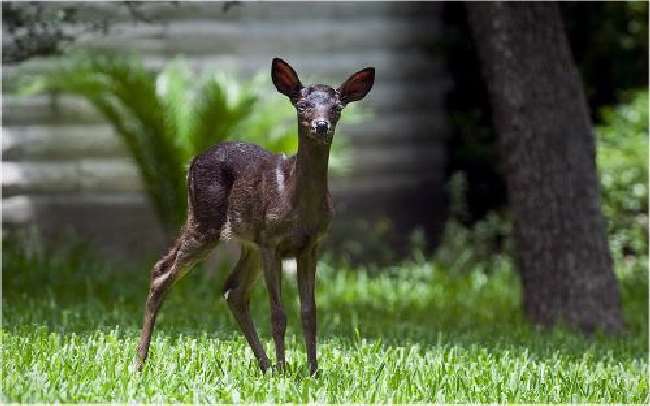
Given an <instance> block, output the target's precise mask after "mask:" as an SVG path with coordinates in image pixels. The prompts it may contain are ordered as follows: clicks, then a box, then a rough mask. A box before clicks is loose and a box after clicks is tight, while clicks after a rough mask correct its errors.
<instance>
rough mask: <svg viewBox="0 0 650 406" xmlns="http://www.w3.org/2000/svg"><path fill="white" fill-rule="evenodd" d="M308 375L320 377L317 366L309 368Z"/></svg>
mask: <svg viewBox="0 0 650 406" xmlns="http://www.w3.org/2000/svg"><path fill="white" fill-rule="evenodd" d="M309 376H311V377H312V378H316V379H318V378H320V376H321V371H320V369H318V367H314V368H309Z"/></svg>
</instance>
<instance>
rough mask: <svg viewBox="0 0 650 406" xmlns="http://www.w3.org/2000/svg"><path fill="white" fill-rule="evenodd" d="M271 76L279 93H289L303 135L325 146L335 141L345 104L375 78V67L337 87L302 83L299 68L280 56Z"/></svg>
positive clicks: (360, 94)
mask: <svg viewBox="0 0 650 406" xmlns="http://www.w3.org/2000/svg"><path fill="white" fill-rule="evenodd" d="M271 78H272V80H273V84H274V85H275V87H276V88H277V89H278V91H279V92H280V93H282V94H283V95H285V96H287V97H288V98H289V100H291V103H292V104H293V106H294V107H295V108H296V110H297V112H298V125H299V126H300V128H301V129H302V131H300V133H301V136H302V135H303V134H305V135H306V136H308V137H309V138H311V139H313V140H315V141H317V142H319V143H321V144H325V145H329V144H331V142H332V137H333V136H334V131H335V130H336V123H337V122H338V120H339V117H340V116H341V111H342V110H343V109H344V108H345V106H346V105H347V104H348V103H350V102H353V101H357V100H361V99H363V98H364V97H365V95H367V94H368V92H369V91H370V89H371V88H372V84H373V83H374V81H375V68H365V69H362V70H360V71H359V72H357V73H355V74H353V75H352V76H350V77H349V78H348V80H346V81H345V82H343V84H342V85H341V86H339V88H338V89H334V88H332V87H330V86H327V85H320V84H317V85H311V86H303V85H302V83H300V79H298V74H296V71H295V70H294V69H293V68H292V67H291V65H289V64H288V63H286V62H285V61H283V60H282V59H280V58H274V59H273V62H272V64H271Z"/></svg>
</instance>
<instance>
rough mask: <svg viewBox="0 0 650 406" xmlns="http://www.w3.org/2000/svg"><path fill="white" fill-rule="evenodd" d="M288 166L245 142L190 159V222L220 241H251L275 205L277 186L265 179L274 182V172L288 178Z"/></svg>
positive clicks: (225, 146)
mask: <svg viewBox="0 0 650 406" xmlns="http://www.w3.org/2000/svg"><path fill="white" fill-rule="evenodd" d="M291 162H292V159H286V158H284V156H282V155H277V154H273V153H271V152H269V151H266V150H264V149H263V148H261V147H260V146H258V145H254V144H247V143H244V142H225V143H221V144H218V145H215V146H213V147H211V148H209V149H208V150H206V151H205V152H203V153H201V154H200V155H198V156H197V157H196V158H194V160H193V161H192V163H191V165H190V169H189V172H188V187H189V195H190V199H189V200H190V201H189V203H190V206H191V211H192V216H193V219H194V221H195V222H196V223H198V224H199V225H200V226H201V227H202V228H203V229H204V230H207V231H209V232H211V233H218V234H220V235H221V238H222V239H230V238H232V237H233V236H234V234H237V235H238V236H240V237H241V236H245V237H247V238H246V239H253V240H254V239H255V235H254V234H255V232H256V230H258V229H260V228H263V226H264V224H262V223H263V222H264V221H265V217H266V214H267V212H268V210H269V209H270V208H269V207H268V206H269V202H271V204H273V203H272V200H278V199H273V195H274V193H276V192H277V190H276V189H277V185H275V183H274V182H269V181H268V180H269V177H273V178H274V179H275V177H276V176H277V174H278V170H280V171H282V173H283V174H284V173H285V172H288V171H289V166H290V163H291ZM278 168H280V169H278ZM287 175H288V173H287ZM271 183H272V185H271ZM266 189H269V190H266Z"/></svg>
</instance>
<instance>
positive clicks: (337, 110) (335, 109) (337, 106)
mask: <svg viewBox="0 0 650 406" xmlns="http://www.w3.org/2000/svg"><path fill="white" fill-rule="evenodd" d="M332 110H333V111H336V112H337V113H340V112H341V110H343V106H342V105H340V104H337V105H336V106H334V107H332Z"/></svg>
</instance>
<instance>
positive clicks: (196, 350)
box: [2, 247, 650, 403]
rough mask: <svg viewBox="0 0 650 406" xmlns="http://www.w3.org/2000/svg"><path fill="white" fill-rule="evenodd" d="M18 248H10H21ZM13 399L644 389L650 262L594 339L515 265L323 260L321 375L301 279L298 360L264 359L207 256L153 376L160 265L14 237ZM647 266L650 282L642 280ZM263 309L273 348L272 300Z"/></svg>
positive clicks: (179, 298)
mask: <svg viewBox="0 0 650 406" xmlns="http://www.w3.org/2000/svg"><path fill="white" fill-rule="evenodd" d="M9 248H11V247H9ZM3 259H4V264H3V267H4V268H3V295H4V297H3V327H2V360H3V361H2V363H3V400H4V401H21V402H28V401H43V402H53V401H61V402H79V401H83V402H90V401H120V402H128V401H131V400H135V401H147V402H237V401H257V402H264V401H269V402H271V401H273V402H308V401H313V402H318V401H321V402H388V401H392V402H436V401H439V402H456V401H460V402H505V401H509V402H572V401H590V402H645V403H647V402H648V400H650V399H649V397H648V361H647V359H648V349H647V342H648V328H647V319H648V313H647V312H648V301H647V300H648V296H647V295H648V293H647V276H646V278H645V279H643V278H635V279H634V280H633V281H632V282H631V283H630V282H629V281H626V280H622V281H621V284H622V288H623V294H624V295H623V296H624V302H625V309H626V323H627V332H626V334H625V335H623V336H620V337H614V338H607V337H601V336H596V337H592V338H585V337H582V336H580V335H576V334H572V333H569V332H566V331H564V330H562V329H556V330H554V331H548V332H544V331H538V330H537V329H535V328H534V327H532V326H530V325H528V324H527V323H526V322H525V320H524V319H523V317H522V315H521V312H520V310H519V308H520V304H519V302H520V298H519V289H518V280H517V277H516V275H515V274H514V272H513V271H512V270H511V269H510V267H509V266H508V265H507V263H504V264H503V265H502V266H501V267H499V268H498V269H493V270H491V271H490V273H489V274H486V273H484V272H478V271H473V272H468V273H456V274H450V273H449V272H446V271H445V270H443V269H440V267H439V266H438V265H437V264H436V263H435V262H432V261H421V260H420V261H412V262H405V263H404V264H403V265H401V266H399V267H394V268H391V269H389V270H385V271H384V272H381V273H372V272H368V271H366V270H363V269H348V268H345V267H343V268H337V267H334V266H333V265H330V264H328V263H325V262H323V263H321V264H320V268H319V279H318V292H317V304H318V310H319V313H318V314H319V346H318V356H319V362H320V367H321V373H320V375H319V376H318V377H315V378H313V377H309V376H308V373H307V371H308V368H307V362H306V357H305V354H304V346H303V340H302V335H301V330H300V328H299V325H300V323H299V320H298V307H297V294H296V290H295V281H294V280H293V278H292V277H291V276H289V275H287V277H286V278H285V279H284V285H285V286H284V302H285V304H286V306H287V313H288V317H289V328H288V337H287V360H288V365H287V368H286V370H285V371H283V372H278V371H273V372H271V373H267V374H266V375H263V374H261V373H260V372H259V370H258V368H257V364H256V362H255V359H254V357H253V354H252V352H251V351H250V349H249V348H248V345H247V344H246V342H245V340H244V339H243V338H242V336H241V335H240V333H239V331H238V329H237V328H236V326H235V324H234V322H233V320H232V318H231V316H230V315H229V313H228V311H227V308H226V306H225V303H224V301H223V297H222V295H221V286H222V283H223V278H224V276H225V275H224V274H225V272H219V273H217V275H216V276H215V277H212V278H210V277H207V276H206V273H205V272H202V270H200V269H199V270H197V271H195V273H194V274H192V275H191V276H189V277H187V278H186V279H185V280H183V281H181V282H180V283H179V284H178V286H176V287H175V288H174V289H173V291H172V292H171V294H170V295H169V298H168V300H167V302H166V303H165V305H164V307H163V310H162V311H161V314H160V317H159V320H158V323H157V328H156V331H155V333H154V339H153V342H152V348H151V355H150V358H149V360H148V362H147V364H146V366H145V369H144V371H143V372H142V373H141V374H137V373H134V372H133V371H132V370H131V369H130V365H131V361H132V360H133V356H134V354H135V347H136V344H137V338H138V334H139V328H140V322H141V317H142V310H143V309H142V307H143V304H144V299H145V294H146V287H147V276H148V269H146V267H145V266H142V267H133V266H131V268H129V269H122V270H115V269H111V267H110V266H109V265H108V264H104V263H101V262H98V261H94V260H91V259H89V258H87V256H86V255H84V254H83V253H74V252H70V253H67V254H65V255H61V256H59V257H51V256H25V255H23V254H22V253H20V252H7V250H5V255H4V258H3ZM643 280H645V281H646V282H645V285H643V283H642V281H643ZM262 285H263V284H262V283H260V284H259V286H258V287H257V289H256V291H255V294H254V299H253V310H254V318H255V320H256V322H257V325H258V328H259V330H260V334H261V336H262V338H263V341H264V343H265V346H266V349H267V352H268V353H269V354H270V356H271V357H272V358H273V344H272V341H271V340H270V332H269V330H270V328H269V327H270V321H269V313H268V304H267V302H268V300H267V298H266V295H265V292H264V290H263V286H262Z"/></svg>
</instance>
